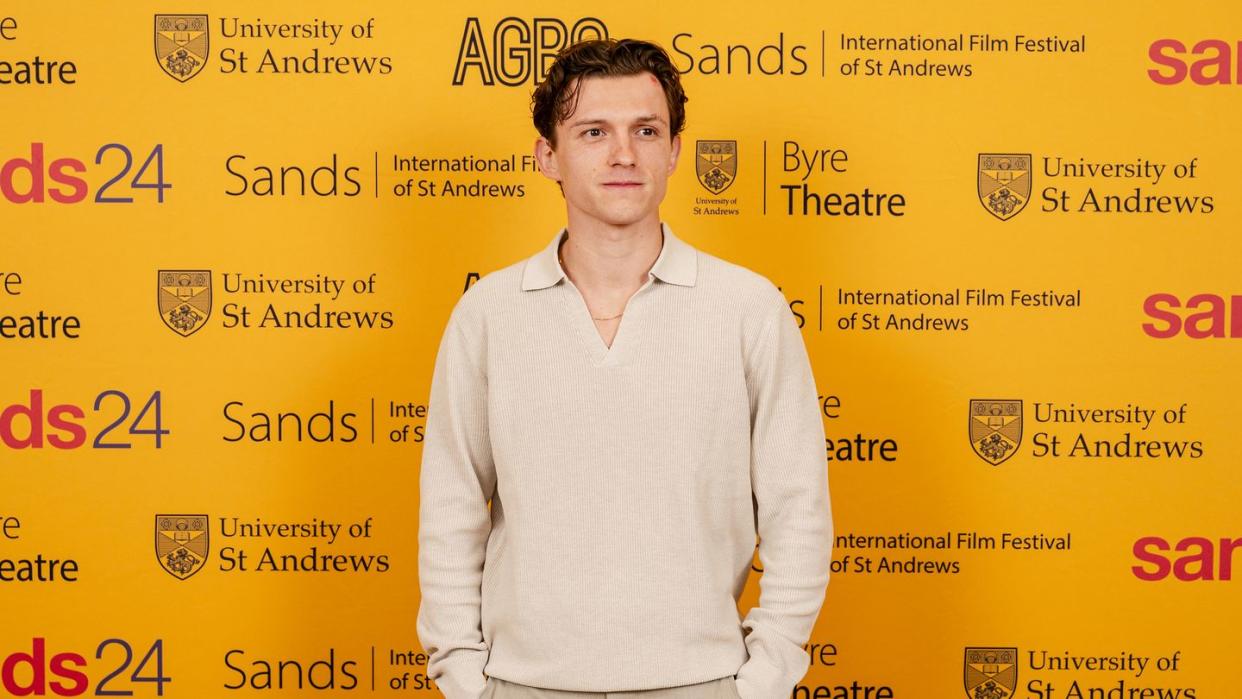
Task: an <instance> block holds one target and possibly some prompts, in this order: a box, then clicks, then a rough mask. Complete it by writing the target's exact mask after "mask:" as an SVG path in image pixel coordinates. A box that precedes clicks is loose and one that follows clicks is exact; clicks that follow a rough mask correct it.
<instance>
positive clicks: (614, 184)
mask: <svg viewBox="0 0 1242 699" xmlns="http://www.w3.org/2000/svg"><path fill="white" fill-rule="evenodd" d="M642 185H643V183H642V182H605V183H604V186H605V187H641V186H642Z"/></svg>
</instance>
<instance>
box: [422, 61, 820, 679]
mask: <svg viewBox="0 0 1242 699" xmlns="http://www.w3.org/2000/svg"><path fill="white" fill-rule="evenodd" d="M533 101H534V108H533V111H534V121H535V126H536V128H537V129H538V130H539V133H540V137H539V138H538V139H537V141H536V143H535V155H536V157H537V158H538V161H539V165H540V168H541V170H542V171H543V173H544V175H546V176H547V177H549V178H551V179H553V180H556V181H557V182H558V183H559V184H560V186H561V189H562V191H563V193H564V197H565V205H566V213H567V216H568V225H567V226H566V227H565V228H564V229H562V230H561V231H560V232H558V233H557V235H556V236H555V237H554V238H553V239H552V241H551V242H550V243H549V244H548V245H547V246H546V247H545V248H544V249H543V250H542V251H540V252H539V253H537V254H535V255H534V256H532V257H530V258H528V259H526V260H523V261H521V262H518V263H516V264H513V265H511V266H509V267H506V268H504V269H501V270H498V271H496V272H493V273H491V274H488V275H486V276H484V277H483V278H482V279H480V280H479V281H477V282H476V283H475V284H474V285H473V286H471V287H470V289H469V290H468V291H467V292H466V293H465V294H464V295H463V296H462V298H461V299H460V301H459V302H458V303H457V305H456V307H455V308H454V309H453V312H452V314H451V316H450V318H449V321H448V326H447V328H446V329H445V332H444V337H443V339H442V341H441V344H440V348H439V351H438V354H437V356H436V365H435V372H434V374H433V377H432V384H431V395H430V410H429V414H428V418H427V432H426V438H425V441H424V444H423V462H422V473H421V476H420V506H419V580H420V588H421V593H422V602H421V607H420V608H419V614H418V624H417V627H418V636H419V639H420V640H421V642H422V644H423V648H424V649H425V650H426V651H427V653H428V654H429V661H428V665H427V667H428V675H429V676H430V677H431V678H432V679H434V680H435V681H436V683H437V685H438V687H439V688H440V690H441V691H442V692H443V693H444V695H445V697H447V698H448V699H480V698H484V697H485V698H488V699H517V698H519V697H521V698H527V697H540V698H545V697H546V698H549V699H588V698H590V697H595V698H597V699H610V698H612V697H618V696H621V694H622V693H624V696H626V697H631V696H634V697H638V696H641V697H649V698H650V699H674V698H676V699H735V698H736V697H741V699H781V698H783V697H788V696H789V694H790V692H791V691H792V690H793V688H794V685H795V684H796V683H797V682H798V680H800V679H801V678H802V677H803V675H804V674H805V673H806V670H807V667H808V665H809V656H808V655H807V653H806V652H805V651H804V650H803V649H802V644H803V643H805V642H806V640H807V639H808V637H809V636H810V633H811V630H812V628H813V626H814V624H815V619H816V617H817V616H818V614H819V611H820V607H821V605H822V604H823V599H824V592H825V587H826V586H827V584H828V567H829V560H830V555H831V549H832V521H831V513H830V507H829V497H828V476H827V460H826V458H825V452H824V429H823V422H822V419H821V417H820V413H819V407H818V402H817V397H816V395H817V393H816V389H815V383H814V377H813V376H812V375H811V367H810V362H809V361H808V358H807V353H806V348H805V346H804V344H803V341H802V335H801V333H800V331H799V330H798V327H797V323H796V321H795V320H794V317H793V314H792V313H791V312H790V310H789V307H788V305H787V303H786V301H785V298H784V296H783V295H782V294H781V292H780V291H779V290H778V289H777V288H776V287H775V286H774V285H773V284H772V283H771V282H769V281H768V280H767V279H765V278H764V277H762V276H760V275H758V274H756V273H754V272H751V271H750V270H747V269H745V268H743V267H740V266H738V265H735V264H732V263H729V262H726V261H724V260H721V259H719V258H717V257H714V256H712V255H709V254H707V253H704V252H701V251H698V250H696V249H695V248H694V247H692V246H690V245H689V244H687V243H686V242H684V241H682V240H681V239H679V238H677V237H676V236H674V235H673V232H672V231H671V230H670V229H669V227H668V226H667V225H665V224H663V223H662V222H661V219H660V215H659V205H660V202H661V201H662V200H663V199H664V194H665V190H666V187H667V183H668V178H669V176H670V175H671V174H672V173H673V170H674V168H675V167H676V165H677V160H678V156H679V154H680V153H681V137H680V136H679V133H680V131H681V128H682V125H683V122H684V114H685V113H684V108H683V104H684V102H685V101H686V99H685V96H684V94H683V92H682V89H681V85H680V81H679V76H678V73H677V70H676V69H675V68H674V66H673V65H672V63H671V62H670V61H669V58H668V56H667V54H665V53H664V51H663V50H662V49H660V48H659V47H657V46H655V45H653V44H649V43H646V42H640V41H632V40H623V41H615V40H601V41H591V42H584V43H581V44H576V45H574V46H572V47H569V48H567V49H566V50H564V51H563V52H561V54H560V55H559V56H558V57H557V60H556V63H555V64H554V65H553V67H552V68H551V70H550V71H549V73H548V76H547V78H546V80H545V81H544V82H543V83H542V84H541V85H540V86H539V87H538V88H537V89H536V91H535V95H534V99H533ZM489 500H490V502H491V507H490V509H489V508H488V501H489ZM756 534H758V537H759V540H760V543H759V559H760V562H761V563H762V565H763V569H764V572H763V575H762V578H761V579H760V590H761V592H760V599H759V604H758V606H756V607H754V608H752V609H751V610H750V611H749V613H748V614H747V615H746V618H745V619H744V620H743V619H739V614H738V608H737V599H738V597H739V596H740V595H741V593H742V590H743V588H744V586H745V583H746V579H747V576H748V574H749V572H750V567H751V561H752V557H753V555H754V549H755V538H756Z"/></svg>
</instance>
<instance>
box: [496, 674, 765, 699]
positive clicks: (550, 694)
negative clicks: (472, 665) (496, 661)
mask: <svg viewBox="0 0 1242 699" xmlns="http://www.w3.org/2000/svg"><path fill="white" fill-rule="evenodd" d="M640 698H641V699H741V696H740V695H739V694H738V693H737V680H735V679H734V678H733V676H732V675H729V676H728V677H721V678H720V679H715V680H708V681H706V682H700V683H698V684H687V685H682V686H680V687H665V688H663V689H646V690H641V691H636V692H564V691H561V690H558V689H540V688H539V687H527V686H526V685H524V684H518V683H516V682H509V681H507V680H502V679H500V678H499V677H488V678H487V687H486V688H485V689H484V690H483V699H640Z"/></svg>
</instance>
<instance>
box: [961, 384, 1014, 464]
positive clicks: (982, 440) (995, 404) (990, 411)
mask: <svg viewBox="0 0 1242 699" xmlns="http://www.w3.org/2000/svg"><path fill="white" fill-rule="evenodd" d="M1021 443H1022V401H1020V400H990V399H989V400H984V399H975V398H972V399H971V400H970V448H971V449H974V450H975V453H976V454H978V455H979V458H981V459H983V460H984V461H986V462H988V463H989V464H992V465H993V466H997V465H999V464H1000V463H1001V462H1003V461H1004V460H1005V459H1008V458H1009V457H1011V456H1013V455H1014V453H1015V452H1016V451H1017V450H1018V445H1019V444H1021Z"/></svg>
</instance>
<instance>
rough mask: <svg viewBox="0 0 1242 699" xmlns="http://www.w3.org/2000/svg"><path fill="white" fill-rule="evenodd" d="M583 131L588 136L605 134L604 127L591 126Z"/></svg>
mask: <svg viewBox="0 0 1242 699" xmlns="http://www.w3.org/2000/svg"><path fill="white" fill-rule="evenodd" d="M582 133H584V134H586V135H587V136H599V135H601V134H603V133H604V131H603V129H597V128H590V129H587V130H586V131H583V132H582Z"/></svg>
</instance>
